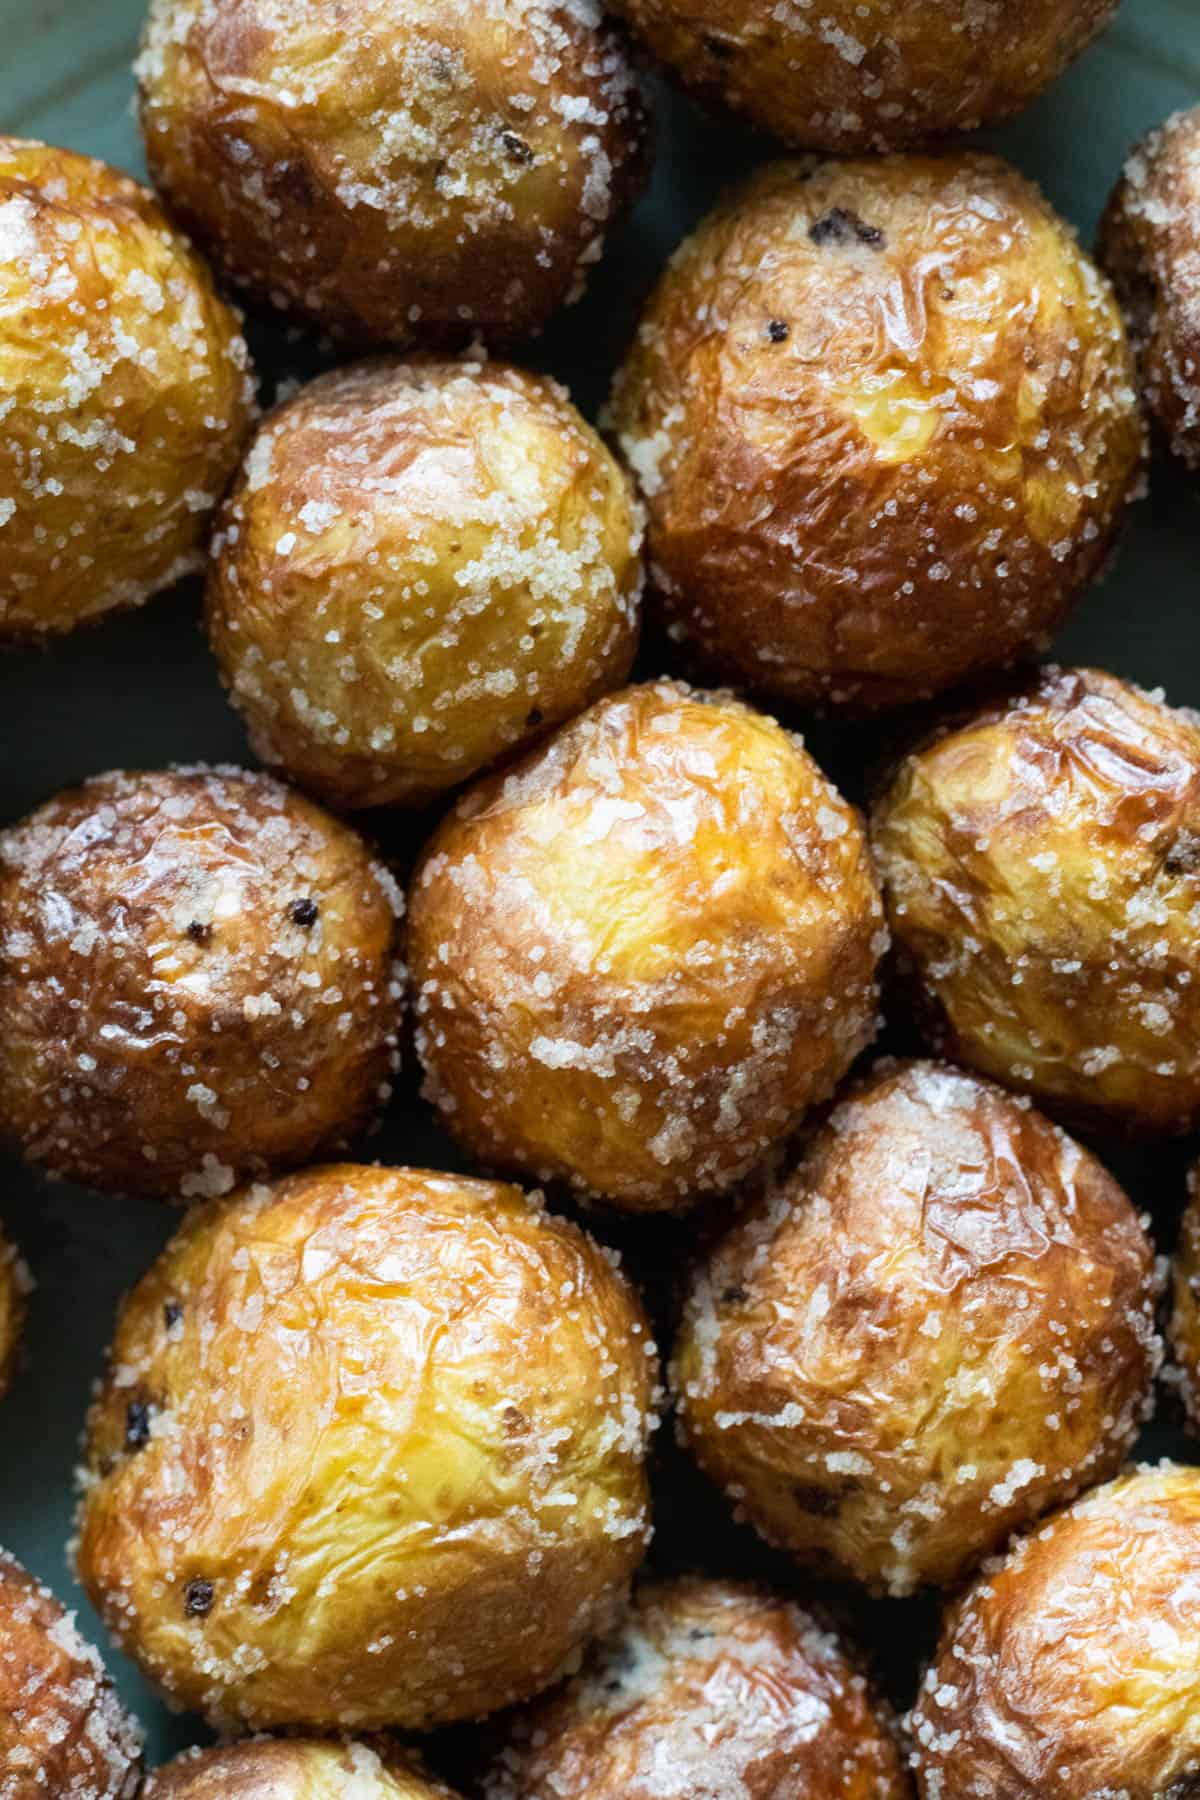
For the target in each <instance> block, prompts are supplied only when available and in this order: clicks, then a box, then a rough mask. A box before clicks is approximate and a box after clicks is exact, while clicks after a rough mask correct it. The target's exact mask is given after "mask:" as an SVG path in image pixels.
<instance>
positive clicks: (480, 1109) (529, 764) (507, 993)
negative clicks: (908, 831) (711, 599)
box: [408, 681, 885, 1211]
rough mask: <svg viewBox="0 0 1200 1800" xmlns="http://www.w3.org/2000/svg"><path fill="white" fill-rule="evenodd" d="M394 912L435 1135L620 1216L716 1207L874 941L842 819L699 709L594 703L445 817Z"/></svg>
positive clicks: (701, 703)
mask: <svg viewBox="0 0 1200 1800" xmlns="http://www.w3.org/2000/svg"><path fill="white" fill-rule="evenodd" d="M409 905H410V930H409V938H408V957H409V968H410V972H411V978H412V986H413V997H414V1007H415V1011H416V1015H417V1019H418V1033H417V1043H418V1050H419V1052H420V1055H421V1058H422V1061H423V1063H424V1066H425V1072H426V1075H427V1077H428V1084H427V1091H428V1093H429V1096H430V1098H432V1099H433V1100H434V1102H435V1103H436V1104H437V1105H438V1106H439V1107H440V1108H441V1109H442V1112H443V1116H444V1122H445V1124H446V1126H447V1128H448V1129H449V1130H450V1131H452V1132H454V1134H455V1135H456V1136H457V1137H458V1138H459V1139H460V1141H461V1142H462V1143H463V1144H464V1145H465V1146H466V1147H467V1148H468V1149H469V1150H470V1151H471V1152H472V1153H473V1154H474V1155H475V1156H477V1157H479V1158H480V1159H481V1160H482V1161H484V1162H485V1163H489V1164H495V1165H497V1166H501V1167H506V1168H515V1169H520V1170H525V1171H527V1172H529V1173H531V1174H533V1175H534V1176H536V1177H537V1178H538V1179H539V1180H550V1179H559V1180H564V1181H568V1182H570V1183H572V1184H573V1185H574V1186H575V1187H576V1188H578V1189H579V1190H581V1191H582V1192H584V1193H587V1194H593V1195H599V1196H603V1197H604V1198H605V1199H607V1200H609V1201H611V1202H612V1203H614V1204H615V1205H617V1206H623V1207H627V1208H630V1209H631V1210H634V1211H656V1210H670V1209H672V1208H678V1207H680V1206H682V1205H685V1204H687V1203H688V1202H689V1201H690V1200H692V1199H694V1198H695V1197H696V1196H697V1195H698V1194H700V1193H702V1192H706V1191H711V1190H715V1189H722V1188H726V1187H728V1186H730V1185H731V1184H732V1183H733V1182H734V1181H736V1180H737V1179H739V1178H740V1177H741V1176H743V1175H744V1174H746V1173H747V1171H748V1170H749V1168H750V1167H751V1166H752V1164H753V1163H754V1162H755V1160H756V1159H757V1158H758V1157H759V1156H760V1155H761V1153H762V1152H763V1151H764V1150H765V1149H766V1148H767V1147H768V1146H769V1145H771V1144H772V1143H774V1142H776V1141H777V1140H779V1139H780V1138H782V1137H784V1136H785V1135H786V1134H787V1132H788V1131H790V1130H791V1129H792V1127H793V1126H794V1125H795V1124H796V1123H797V1121H798V1120H799V1118H800V1117H801V1116H802V1115H803V1114H804V1113H805V1112H806V1111H807V1109H808V1108H809V1107H810V1106H812V1105H814V1104H816V1103H817V1102H819V1101H821V1100H823V1099H825V1098H826V1097H827V1096H828V1094H829V1093H830V1092H831V1091H832V1089H833V1087H834V1085H835V1084H836V1082H837V1081H838V1080H839V1079H840V1078H841V1076H842V1075H843V1074H844V1073H845V1071H846V1069H847V1067H848V1066H849V1064H850V1063H851V1061H852V1060H853V1059H854V1057H855V1056H856V1055H857V1053H858V1052H859V1050H861V1049H862V1048H863V1047H864V1045H865V1044H867V1043H868V1042H869V1041H870V1038H871V1037H872V1035H873V1032H874V1026H875V1019H874V1006H875V986H874V975H875V965H876V962H877V960H878V957H879V955H880V953H881V951H882V949H883V946H884V942H885V940H884V937H883V934H882V932H881V919H880V911H879V905H878V896H877V890H876V887H875V879H874V875H873V873H872V870H871V866H870V861H869V858H868V856H867V853H866V846H865V843H864V840H863V836H862V833H861V831H860V828H859V820H858V816H857V814H856V813H855V812H854V810H853V808H852V807H850V806H848V805H847V804H846V802H845V801H844V800H842V798H841V796H840V795H839V794H837V793H836V792H835V790H834V789H833V788H832V787H831V786H830V785H829V783H828V782H827V781H826V780H825V778H824V776H823V775H822V774H821V773H820V771H819V770H818V768H817V767H816V765H815V764H814V763H813V762H812V761H811V760H810V759H809V757H808V756H807V755H806V754H805V752H804V751H803V750H802V749H801V748H800V747H799V745H798V744H797V742H796V741H795V740H794V739H793V738H790V737H789V736H788V734H787V733H786V732H784V731H782V730H781V729H780V727H779V726H778V725H776V724H775V723H774V721H773V720H771V719H768V718H766V717H765V716H764V715H762V714H760V713H755V712H752V711H751V710H750V709H749V708H748V707H744V706H741V705H739V704H738V703H737V702H736V701H733V700H730V699H729V698H728V697H725V696H722V695H713V694H702V693H698V692H696V691H694V690H692V689H689V688H686V687H684V686H681V685H678V684H676V683H672V682H667V681H660V682H654V683H649V684H647V685H645V686H642V687H634V688H628V689H626V690H625V691H624V692H623V693H621V694H617V695H613V696H612V697H611V698H609V699H607V700H603V701H601V702H600V703H599V704H598V705H597V706H595V707H593V708H592V709H591V711H590V712H588V713H585V714H584V715H583V716H582V717H581V718H580V719H578V720H577V721H576V722H575V723H574V724H572V725H570V726H568V727H566V728H565V729H564V730H563V731H562V732H560V733H559V734H558V736H557V737H555V738H553V739H552V740H551V741H550V743H549V744H548V745H546V746H545V747H544V748H542V749H541V750H538V751H536V752H534V753H533V754H532V755H531V756H529V757H527V758H526V760H525V761H524V762H523V763H521V764H520V765H519V766H518V768H517V770H516V771H515V772H514V773H513V774H511V775H509V776H498V777H496V778H494V779H493V780H491V781H489V782H485V783H481V784H480V785H479V786H478V787H476V788H474V789H472V790H471V791H470V792H469V793H468V794H467V795H466V797H465V798H464V799H463V800H462V801H461V802H460V803H459V806H458V808H457V811H456V812H455V813H454V814H452V815H451V817H450V818H449V819H448V820H447V821H446V822H445V823H444V824H443V826H442V828H441V830H440V831H439V832H438V833H437V834H436V836H435V837H434V839H433V842H432V844H431V845H430V846H429V848H428V850H427V851H426V854H425V857H424V859H423V861H422V863H421V864H420V865H419V866H418V868H417V871H416V874H415V875H414V878H413V884H412V890H411V897H410V902H409Z"/></svg>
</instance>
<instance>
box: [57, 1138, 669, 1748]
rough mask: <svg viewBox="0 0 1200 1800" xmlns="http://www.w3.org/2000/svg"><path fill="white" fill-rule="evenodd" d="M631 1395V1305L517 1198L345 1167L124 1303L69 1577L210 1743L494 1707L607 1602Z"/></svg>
mask: <svg viewBox="0 0 1200 1800" xmlns="http://www.w3.org/2000/svg"><path fill="white" fill-rule="evenodd" d="M654 1389H655V1362H654V1350H653V1345H652V1343H651V1341H650V1338H649V1334H648V1330H647V1327H646V1323H645V1320H644V1318H643V1316H642V1313H641V1311H640V1308H639V1307H638V1305H637V1302H636V1301H635V1299H634V1298H633V1296H632V1293H631V1292H630V1290H629V1289H628V1288H627V1287H626V1286H625V1284H624V1283H623V1282H622V1280H621V1279H620V1277H619V1276H618V1275H617V1274H616V1273H615V1272H614V1270H613V1268H612V1267H611V1265H610V1263H609V1262H608V1260H607V1259H606V1257H605V1256H604V1254H603V1253H602V1252H601V1250H600V1249H599V1247H598V1246H597V1245H595V1244H594V1243H592V1241H591V1240H590V1239H589V1238H587V1237H586V1236H585V1235H584V1234H583V1233H582V1232H581V1231H579V1230H578V1229H577V1228H575V1227H574V1226H572V1225H570V1224H567V1223H566V1222H564V1221H563V1220H560V1219H555V1218H552V1217H551V1216H549V1215H548V1214H546V1213H543V1212H542V1211H541V1210H540V1209H539V1207H538V1206H537V1205H536V1204H535V1203H534V1202H533V1201H531V1200H529V1199H527V1198H526V1196H525V1195H524V1194H523V1193H521V1191H520V1190H519V1189H517V1188H510V1187H502V1186H498V1185H496V1184H494V1183H491V1182H482V1181H468V1180H465V1179H460V1178H458V1177H454V1176H443V1175H433V1174H425V1173H422V1172H419V1171H413V1170H406V1169H379V1168H357V1167H353V1166H348V1165H343V1166H338V1167H332V1168H325V1169H316V1170H310V1171H308V1172H306V1173H304V1174H301V1175H294V1176H290V1177H287V1178H285V1179H284V1180H282V1181H279V1182H277V1183H276V1184H275V1185H274V1186H270V1187H268V1186H256V1187H251V1188H248V1189H246V1190H244V1191H243V1192H242V1193H241V1194H239V1195H237V1196H235V1197H233V1198H231V1199H229V1200H227V1201H225V1202H223V1203H214V1204H212V1205H210V1206H209V1207H207V1208H203V1209H200V1210H198V1211H197V1212H196V1213H195V1214H193V1215H192V1217H191V1218H190V1219H189V1220H188V1221H187V1222H186V1223H185V1224H184V1226H183V1228H182V1230H181V1231H180V1233H179V1234H178V1236H177V1237H176V1238H175V1240H174V1241H173V1243H172V1244H171V1245H169V1246H168V1248H167V1250H166V1251H165V1253H164V1254H163V1255H162V1257H160V1259H159V1261H158V1262H157V1263H156V1264H155V1266H154V1268H153V1269H152V1270H151V1271H150V1273H149V1274H148V1275H147V1276H146V1278H145V1279H144V1280H143V1282H142V1283H141V1285H140V1286H139V1287H138V1288H137V1289H136V1290H135V1291H134V1293H133V1295H132V1297H131V1298H130V1299H129V1300H128V1301H127V1302H126V1304H125V1307H124V1309H123V1311H122V1313H121V1316H120V1318H119V1320H118V1323H117V1330H116V1336H115V1339H114V1343H113V1348H112V1357H111V1362H110V1366H109V1372H108V1377H107V1380H106V1381H105V1383H104V1385H103V1387H102V1389H101V1392H100V1396H99V1399H98V1400H97V1402H96V1405H95V1407H94V1409H93V1412H92V1415H91V1422H90V1434H89V1444H88V1451H87V1463H88V1474H87V1480H86V1486H85V1489H84V1497H83V1503H82V1514H81V1519H80V1539H79V1567H80V1573H81V1576H82V1579H83V1580H84V1582H85V1584H86V1586H87V1588H88V1591H89V1593H90V1594H91V1596H92V1598H93V1600H94V1602H95V1603H96V1605H97V1607H98V1608H99V1609H100V1610H101V1611H102V1613H103V1615H104V1617H105V1619H106V1621H107V1623H108V1625H109V1627H110V1628H111V1630H112V1631H113V1633H114V1635H115V1636H116V1638H117V1640H118V1641H119V1642H120V1643H121V1645H122V1646H123V1647H124V1648H125V1649H126V1650H127V1651H128V1652H129V1653H130V1654H131V1655H132V1656H134V1657H135V1658H136V1659H137V1661H138V1662H139V1663H140V1664H141V1666H142V1668H143V1669H144V1670H145V1671H146V1673H147V1674H148V1675H149V1676H150V1678H151V1679H152V1680H154V1681H156V1682H157V1683H158V1684H159V1686H160V1687H161V1688H162V1689H163V1690H164V1692H165V1693H166V1695H167V1696H168V1697H169V1698H170V1699H171V1700H172V1701H173V1702H177V1703H179V1704H181V1705H182V1706H183V1707H185V1708H186V1709H188V1710H194V1711H198V1712H203V1713H204V1714H205V1715H206V1716H207V1717H208V1718H209V1719H210V1720H211V1721H213V1722H214V1723H216V1724H220V1725H225V1726H231V1727H233V1726H235V1727H250V1728H253V1729H258V1728H268V1727H274V1726H278V1727H285V1726H308V1727H310V1728H313V1729H318V1730H351V1731H356V1730H362V1731H371V1730H376V1729H384V1728H387V1727H392V1726H394V1727H397V1728H404V1729H407V1728H412V1729H427V1728H430V1727H433V1726H436V1725H440V1724H445V1723H447V1722H450V1721H453V1720H456V1719H464V1718H468V1717H472V1716H474V1715H477V1714H481V1713H486V1712H490V1711H492V1710H494V1709H495V1708H497V1707H500V1706H505V1705H509V1704H511V1703H513V1702H515V1701H518V1700H524V1699H527V1698H528V1697H529V1696H530V1695H532V1694H534V1693H536V1692H537V1691H538V1690H539V1689H541V1688H543V1687H545V1686H546V1685H547V1683H549V1682H550V1681H552V1680H554V1679H555V1677H556V1676H557V1675H558V1673H559V1671H560V1670H561V1669H562V1667H563V1665H564V1664H565V1663H566V1662H567V1660H568V1659H569V1658H570V1657H571V1656H572V1655H573V1654H574V1653H576V1652H577V1651H578V1649H579V1647H580V1646H581V1645H582V1644H583V1643H584V1642H585V1641H586V1640H587V1639H588V1638H589V1637H590V1636H591V1635H592V1634H593V1633H594V1632H596V1631H598V1630H603V1629H606V1628H607V1627H608V1626H609V1625H610V1624H611V1622H612V1619H613V1615H614V1613H615V1612H616V1611H617V1610H618V1609H619V1607H620V1605H621V1603H622V1602H623V1600H624V1597H625V1592H626V1588H627V1584H628V1581H629V1577H630V1575H631V1574H632V1572H633V1570H634V1568H635V1567H636V1565H637V1564H638V1562H639V1561H640V1559H641V1556H642V1553H643V1551H644V1548H645V1544H646V1539H647V1535H648V1523H649V1521H648V1514H647V1489H646V1479H645V1474H644V1471H643V1459H644V1455H645V1450H646V1443H647V1438H648V1434H649V1430H650V1425H651V1416H650V1407H651V1402H652V1397H653V1394H654Z"/></svg>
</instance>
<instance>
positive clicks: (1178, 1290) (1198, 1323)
mask: <svg viewBox="0 0 1200 1800" xmlns="http://www.w3.org/2000/svg"><path fill="white" fill-rule="evenodd" d="M1171 1298H1172V1303H1173V1304H1172V1308H1171V1328H1170V1334H1169V1337H1170V1346H1171V1353H1172V1356H1173V1358H1174V1366H1173V1367H1172V1369H1171V1370H1170V1372H1169V1374H1170V1378H1171V1380H1172V1384H1173V1385H1174V1386H1176V1387H1177V1388H1178V1391H1179V1395H1180V1398H1181V1400H1182V1401H1183V1408H1184V1412H1185V1414H1186V1417H1187V1422H1188V1425H1189V1426H1190V1428H1191V1430H1192V1431H1193V1432H1197V1433H1200V1164H1194V1165H1193V1166H1192V1168H1191V1169H1190V1170H1189V1172H1188V1203H1187V1206H1186V1208H1185V1209H1184V1214H1183V1219H1182V1222H1181V1224H1180V1229H1179V1242H1178V1244H1177V1246H1176V1249H1175V1258H1174V1262H1173V1264H1172V1269H1171Z"/></svg>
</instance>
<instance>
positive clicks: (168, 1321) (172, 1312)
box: [163, 1300, 183, 1331]
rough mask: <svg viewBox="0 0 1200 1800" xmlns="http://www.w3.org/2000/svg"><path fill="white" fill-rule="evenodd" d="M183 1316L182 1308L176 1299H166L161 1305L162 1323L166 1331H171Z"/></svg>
mask: <svg viewBox="0 0 1200 1800" xmlns="http://www.w3.org/2000/svg"><path fill="white" fill-rule="evenodd" d="M182 1317H183V1308H182V1306H180V1304H179V1302H178V1300H168V1301H167V1303H166V1305H165V1306H164V1307H163V1324H164V1325H165V1326H166V1328H167V1330H168V1331H173V1330H174V1328H175V1326H176V1325H178V1324H179V1321H180V1320H181V1319H182Z"/></svg>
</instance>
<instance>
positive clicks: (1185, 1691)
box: [912, 1464, 1200, 1800]
mask: <svg viewBox="0 0 1200 1800" xmlns="http://www.w3.org/2000/svg"><path fill="white" fill-rule="evenodd" d="M1198 1581H1200V1471H1197V1470H1196V1469H1193V1468H1182V1467H1177V1466H1176V1467H1172V1466H1171V1465H1170V1464H1163V1465H1161V1466H1160V1467H1159V1468H1157V1469H1143V1470H1140V1471H1137V1472H1135V1473H1132V1474H1130V1475H1127V1476H1125V1477H1123V1478H1122V1479H1121V1480H1119V1481H1114V1482H1111V1483H1110V1484H1109V1485H1108V1486H1107V1487H1102V1488H1097V1489H1095V1490H1094V1491H1093V1492H1092V1493H1090V1494H1087V1495H1085V1496H1084V1498H1083V1499H1082V1500H1077V1501H1076V1502H1075V1504H1074V1505H1073V1506H1071V1507H1069V1508H1068V1509H1067V1510H1066V1511H1065V1512H1061V1513H1058V1514H1057V1515H1056V1516H1055V1517H1054V1518H1053V1519H1051V1520H1050V1521H1049V1523H1048V1524H1045V1525H1043V1526H1042V1527H1041V1528H1040V1530H1038V1531H1035V1532H1032V1533H1030V1534H1029V1535H1028V1536H1026V1537H1025V1538H1024V1539H1022V1540H1020V1541H1019V1542H1018V1544H1017V1545H1016V1547H1015V1548H1014V1549H1013V1550H1012V1551H1010V1553H1009V1554H1008V1555H1007V1556H1006V1557H1005V1558H1004V1560H1003V1561H1001V1562H997V1563H994V1564H992V1565H990V1567H989V1569H988V1571H987V1572H986V1574H985V1575H984V1577H983V1578H981V1579H980V1581H979V1582H978V1583H977V1584H976V1586H975V1587H974V1588H972V1589H970V1590H969V1591H968V1593H967V1594H966V1596H965V1598H964V1599H963V1600H962V1601H961V1602H960V1603H959V1605H958V1606H957V1607H955V1608H954V1609H953V1610H952V1611H951V1612H950V1614H949V1615H948V1617H947V1620H946V1624H945V1626H944V1628H943V1633H942V1641H941V1645H940V1648H939V1650H938V1654H937V1657H936V1659H935V1661H934V1663H933V1666H932V1668H931V1669H930V1671H929V1673H928V1674H927V1675H926V1677H925V1682H924V1685H923V1687H922V1690H921V1694H920V1697H919V1699H918V1701H917V1705H916V1708H915V1710H914V1713H913V1716H912V1730H913V1738H914V1743H915V1766H916V1770H917V1779H918V1783H919V1787H920V1792H921V1795H922V1800H1107V1797H1108V1796H1112V1800H1117V1797H1118V1796H1119V1797H1120V1800H1184V1796H1185V1795H1189V1794H1192V1793H1194V1792H1195V1785H1196V1780H1197V1777H1198V1776H1200V1675H1198V1674H1197V1670H1198V1669H1200V1631H1198V1629H1197V1622H1196V1606H1195V1593H1196V1585H1197V1582H1198Z"/></svg>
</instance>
